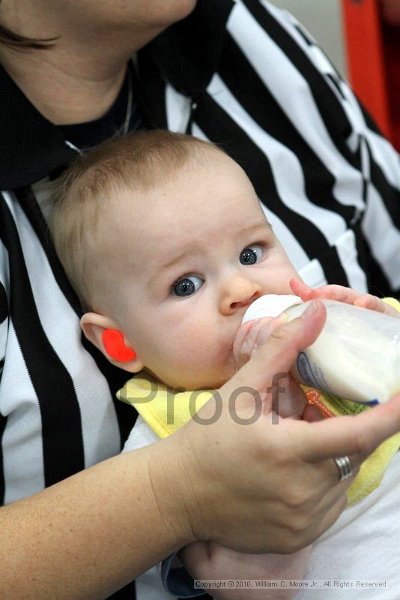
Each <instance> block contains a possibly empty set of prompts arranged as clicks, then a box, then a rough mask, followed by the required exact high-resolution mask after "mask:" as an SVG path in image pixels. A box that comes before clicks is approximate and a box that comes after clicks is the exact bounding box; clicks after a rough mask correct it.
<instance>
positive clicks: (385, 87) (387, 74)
mask: <svg viewBox="0 0 400 600" xmlns="http://www.w3.org/2000/svg"><path fill="white" fill-rule="evenodd" d="M342 11H343V24H344V36H345V46H346V55H347V64H348V69H349V79H350V82H351V85H352V87H353V89H354V90H355V92H356V94H357V96H358V97H359V98H360V100H361V101H362V102H363V104H364V105H365V107H366V108H367V110H368V111H369V112H370V113H371V114H372V115H373V117H374V119H375V121H376V122H377V123H378V125H379V127H380V128H381V130H382V131H383V133H384V134H385V135H386V137H387V138H389V139H390V140H391V142H392V143H393V144H394V145H395V146H396V148H397V149H398V150H400V98H399V94H400V65H399V58H400V27H395V26H389V25H385V24H384V23H383V21H382V15H381V11H380V7H379V0H342Z"/></svg>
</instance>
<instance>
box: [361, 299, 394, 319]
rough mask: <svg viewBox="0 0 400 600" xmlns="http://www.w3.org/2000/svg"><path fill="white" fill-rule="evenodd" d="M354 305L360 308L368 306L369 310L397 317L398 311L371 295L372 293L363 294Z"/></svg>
mask: <svg viewBox="0 0 400 600" xmlns="http://www.w3.org/2000/svg"><path fill="white" fill-rule="evenodd" d="M354 305H355V306H359V307H360V308H368V309H369V310H374V311H376V312H381V313H383V314H385V315H389V316H391V317H399V315H400V313H399V312H398V311H397V310H396V309H395V308H393V306H390V304H387V303H386V302H384V301H383V300H381V299H380V298H378V297H377V296H373V295H372V294H363V295H362V296H360V297H359V298H357V300H356V301H355V302H354Z"/></svg>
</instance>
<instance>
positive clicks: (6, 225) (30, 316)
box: [0, 202, 84, 486]
mask: <svg viewBox="0 0 400 600" xmlns="http://www.w3.org/2000/svg"><path fill="white" fill-rule="evenodd" d="M0 210H1V221H2V229H1V236H2V238H3V242H4V245H5V246H6V247H7V249H8V253H9V260H10V274H11V279H10V313H11V318H12V321H13V325H14V328H15V332H16V336H17V338H18V342H19V345H20V348H21V351H22V354H23V357H24V360H25V363H26V365H27V368H28V370H29V375H30V377H31V381H32V385H33V387H34V389H35V392H36V394H37V396H38V399H39V406H40V412H41V418H42V435H43V438H42V441H43V457H44V473H45V484H46V486H49V485H52V484H53V483H56V482H57V481H60V480H62V479H64V478H66V477H68V476H70V475H72V474H73V473H76V472H77V471H80V470H82V469H83V468H84V450H83V440H82V424H81V418H80V411H79V405H78V401H77V398H76V395H75V390H74V386H73V383H72V380H71V376H70V374H69V373H68V371H67V370H66V368H65V367H64V365H63V364H62V362H61V361H60V359H59V357H58V356H57V354H56V353H55V352H54V350H53V348H52V346H51V345H50V343H49V341H48V339H47V337H46V335H45V333H44V331H43V329H42V326H41V323H40V319H39V315H38V312H37V307H36V304H35V300H34V297H33V293H32V288H31V286H30V283H29V276H28V272H27V269H26V265H25V262H24V257H23V253H22V248H21V244H20V241H19V238H18V232H17V229H16V226H15V223H14V221H13V218H12V215H11V214H10V212H9V210H8V207H7V206H6V203H5V202H2V203H1V208H0Z"/></svg>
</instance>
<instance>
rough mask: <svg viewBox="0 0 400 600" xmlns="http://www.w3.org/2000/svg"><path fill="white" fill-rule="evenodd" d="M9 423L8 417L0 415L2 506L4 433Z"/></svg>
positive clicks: (0, 490)
mask: <svg viewBox="0 0 400 600" xmlns="http://www.w3.org/2000/svg"><path fill="white" fill-rule="evenodd" d="M6 425H7V417H4V416H3V415H0V506H3V505H4V497H5V481H4V457H3V434H4V431H5V429H6Z"/></svg>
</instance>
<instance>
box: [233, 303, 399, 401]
mask: <svg viewBox="0 0 400 600" xmlns="http://www.w3.org/2000/svg"><path fill="white" fill-rule="evenodd" d="M321 301H322V302H323V304H324V305H325V307H326V322H325V324H324V327H323V329H322V331H321V333H320V334H319V336H318V338H317V339H316V340H315V342H314V343H313V344H311V346H309V347H308V348H306V349H305V350H303V351H302V352H300V354H299V355H298V357H297V361H296V364H295V365H294V367H293V369H292V371H291V373H292V375H293V376H294V377H295V379H297V381H298V382H299V383H302V384H305V385H308V386H311V387H314V388H317V389H320V390H322V391H325V392H328V393H330V394H335V395H337V396H340V397H341V398H347V399H349V400H354V401H356V402H363V403H368V404H376V403H382V402H387V401H388V400H389V398H390V397H391V396H392V395H393V394H394V393H395V392H398V391H400V319H397V318H395V317H391V316H388V315H385V314H383V313H379V312H376V311H373V310H369V309H365V308H360V307H357V306H353V305H351V304H345V303H343V302H337V301H335V300H321ZM308 304H309V302H302V300H301V298H299V297H298V296H285V295H282V296H279V295H274V294H270V295H266V296H262V297H261V298H258V299H257V300H255V301H254V302H253V303H252V304H251V305H250V307H249V308H248V310H247V311H246V314H245V316H244V319H243V322H246V321H251V320H254V319H260V318H262V317H276V316H278V315H279V314H281V313H282V312H285V313H286V314H287V315H288V319H289V320H291V319H294V318H296V317H299V316H300V315H301V314H302V313H303V312H304V311H305V310H306V308H307V306H308Z"/></svg>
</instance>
